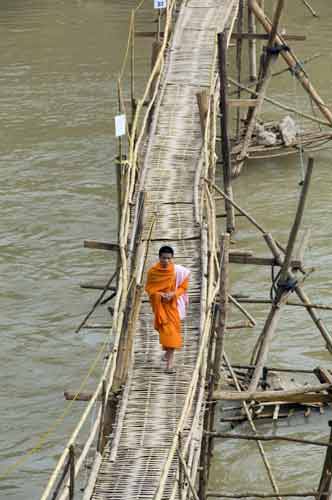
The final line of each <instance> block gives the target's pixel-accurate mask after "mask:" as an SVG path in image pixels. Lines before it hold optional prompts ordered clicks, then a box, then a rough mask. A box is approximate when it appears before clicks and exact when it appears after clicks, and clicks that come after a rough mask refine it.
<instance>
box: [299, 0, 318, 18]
mask: <svg viewBox="0 0 332 500" xmlns="http://www.w3.org/2000/svg"><path fill="white" fill-rule="evenodd" d="M302 3H303V4H304V5H305V6H306V7H307V9H308V10H309V11H310V12H311V14H312V15H313V16H314V17H319V15H318V14H317V12H316V11H315V10H314V9H313V8H312V7H311V5H310V3H309V2H308V1H307V0H302Z"/></svg>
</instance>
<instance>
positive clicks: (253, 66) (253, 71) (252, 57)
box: [248, 0, 257, 82]
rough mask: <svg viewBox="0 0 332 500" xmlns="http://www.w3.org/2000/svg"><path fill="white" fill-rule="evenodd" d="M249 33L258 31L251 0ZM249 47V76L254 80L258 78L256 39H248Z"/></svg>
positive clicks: (249, 2)
mask: <svg viewBox="0 0 332 500" xmlns="http://www.w3.org/2000/svg"><path fill="white" fill-rule="evenodd" d="M248 33H252V34H255V33H256V22H255V16H254V14H253V12H252V10H251V0H249V1H248ZM248 48H249V78H250V81H252V82H254V81H255V80H257V59H256V40H255V39H254V38H250V37H249V40H248Z"/></svg>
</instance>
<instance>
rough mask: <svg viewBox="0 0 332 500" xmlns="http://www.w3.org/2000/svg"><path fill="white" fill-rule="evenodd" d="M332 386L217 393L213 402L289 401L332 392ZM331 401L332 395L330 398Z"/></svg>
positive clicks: (321, 385)
mask: <svg viewBox="0 0 332 500" xmlns="http://www.w3.org/2000/svg"><path fill="white" fill-rule="evenodd" d="M331 389H332V385H331V384H329V383H326V384H319V385H305V386H303V387H299V388H296V389H291V390H287V391H251V390H250V389H248V391H242V392H232V391H215V392H214V393H213V396H212V398H213V400H219V399H221V400H223V401H278V402H279V401H288V399H290V398H291V397H292V396H303V395H305V394H309V393H321V392H325V391H331ZM329 397H330V399H331V398H332V395H330V396H329Z"/></svg>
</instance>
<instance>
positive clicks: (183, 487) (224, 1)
mask: <svg viewBox="0 0 332 500" xmlns="http://www.w3.org/2000/svg"><path fill="white" fill-rule="evenodd" d="M279 3H280V4H281V3H282V2H279ZM241 9H243V2H241V1H239V0H183V1H182V2H177V1H176V0H169V2H168V3H167V7H166V9H165V10H164V16H162V14H161V12H159V19H158V30H160V26H161V23H163V25H164V28H163V30H164V31H163V32H162V35H161V32H158V37H157V40H156V41H155V44H154V48H155V50H154V61H153V62H154V64H153V69H152V73H151V76H150V78H149V81H148V84H147V87H146V90H145V93H144V95H143V97H142V99H140V100H139V101H134V99H133V81H132V82H131V83H132V89H131V90H132V96H131V97H132V99H131V102H132V105H133V113H132V123H131V124H130V131H129V130H127V134H128V135H127V141H128V142H127V144H128V146H127V149H125V146H124V142H123V139H121V138H120V139H119V156H118V164H117V172H118V177H117V181H118V191H119V211H120V214H121V220H120V225H119V237H118V242H117V243H116V244H115V243H112V244H111V243H102V242H86V246H87V247H92V248H107V249H109V250H112V251H113V250H114V251H115V252H116V255H117V259H118V260H117V264H118V265H117V270H116V272H115V273H114V274H113V275H112V276H111V278H110V279H109V281H108V282H107V283H106V284H105V285H104V286H103V287H102V294H101V297H100V300H99V301H97V303H96V304H95V305H96V306H97V305H98V304H99V303H100V302H101V300H102V298H103V297H104V296H105V295H106V293H108V291H109V290H113V289H114V290H115V291H114V293H113V296H114V300H115V303H114V308H113V311H112V314H113V323H112V329H111V332H110V337H109V338H107V341H106V342H105V344H104V346H103V347H102V351H101V353H100V354H101V356H104V355H105V354H107V360H106V362H105V366H104V368H103V374H102V377H101V379H100V382H99V385H98V387H97V389H96V391H95V392H94V393H93V394H91V395H88V397H87V398H86V401H87V406H86V409H85V412H84V414H83V416H82V419H81V421H80V422H79V424H78V427H77V428H76V429H75V431H74V433H73V435H72V437H71V438H70V441H69V443H68V446H67V447H66V449H65V450H64V452H63V454H62V456H61V457H60V460H59V462H58V464H57V466H56V468H55V470H54V472H53V474H52V476H51V479H50V481H49V483H48V485H47V487H46V489H45V491H44V493H43V495H42V497H41V498H42V500H46V499H48V498H52V499H55V498H61V499H62V500H64V499H66V498H74V495H75V497H76V493H77V487H76V488H75V478H76V477H78V476H79V474H80V471H81V470H82V469H83V467H84V465H85V464H86V462H87V460H88V459H89V456H90V470H89V477H88V480H87V482H86V484H84V492H83V498H84V500H88V499H94V500H102V499H112V500H125V499H126V500H129V499H130V500H131V499H151V500H162V499H165V500H166V499H174V500H175V499H179V500H184V499H186V498H194V499H196V500H197V499H199V498H200V499H202V500H205V498H207V497H208V496H213V495H211V494H209V493H208V492H207V484H208V469H209V464H210V460H211V454H212V444H211V441H212V440H211V439H209V438H208V437H207V436H208V434H209V432H210V434H211V432H212V431H213V429H214V427H213V418H214V407H215V405H214V404H213V405H212V404H211V400H212V396H213V390H214V388H215V386H216V382H218V380H219V377H220V373H219V372H220V366H221V363H222V361H223V362H224V364H225V365H226V366H227V369H228V371H229V373H230V374H231V376H232V378H233V382H234V384H235V387H236V389H237V390H238V391H240V392H241V390H242V389H241V387H242V388H243V387H244V386H243V384H242V385H241V383H239V381H238V379H237V376H236V374H235V372H234V370H233V369H232V367H231V366H230V364H229V361H228V358H227V356H226V355H225V354H224V352H223V335H222V334H223V332H224V331H225V327H226V319H227V317H226V316H227V303H228V300H230V301H231V302H232V304H233V305H235V307H237V308H238V309H239V310H240V311H241V313H242V314H244V315H245V317H246V320H247V323H246V324H247V326H253V325H254V324H255V320H254V318H252V316H251V315H250V314H249V313H248V312H247V311H246V310H245V309H244V307H243V306H242V305H241V304H240V303H239V302H238V301H237V300H236V299H235V298H234V297H232V296H230V295H229V294H228V293H227V281H228V276H227V274H228V271H227V268H228V262H240V263H250V260H251V259H252V256H251V255H250V254H248V252H247V253H243V252H241V251H238V252H237V251H236V250H233V251H230V250H229V234H228V233H226V234H225V235H224V236H223V237H222V241H221V246H220V243H219V238H218V236H217V229H216V227H217V226H216V196H219V198H220V196H222V197H223V198H224V199H225V200H226V201H225V209H226V221H227V230H228V232H232V231H233V229H234V210H235V209H236V210H237V212H238V213H239V212H240V213H241V212H242V214H243V215H245V216H246V217H247V218H248V219H249V220H250V222H251V223H253V224H254V225H255V226H256V227H257V228H258V230H259V231H260V232H262V233H263V234H264V237H265V238H266V239H267V244H268V245H269V247H270V249H271V252H272V254H273V255H272V258H270V259H265V262H263V261H264V259H263V258H262V259H256V261H255V262H254V260H255V259H253V260H252V263H253V264H258V265H264V263H265V264H266V265H270V264H271V263H275V264H276V265H279V266H280V268H281V270H282V271H281V272H282V276H283V279H289V273H290V271H289V269H290V267H291V268H292V270H293V271H294V270H295V269H299V268H301V266H302V260H300V261H299V262H298V264H297V268H296V266H295V259H292V251H293V245H292V244H291V245H290V246H291V248H288V247H287V249H286V250H282V247H281V245H280V244H278V243H277V242H276V241H275V240H274V239H273V238H272V236H271V235H269V234H268V231H266V230H265V229H264V228H261V226H260V225H259V224H258V223H257V222H256V221H255V220H254V219H253V218H252V217H251V216H250V215H249V214H247V213H246V212H245V211H243V210H242V209H241V207H239V206H238V205H237V204H236V203H235V202H233V198H232V188H231V184H230V179H231V171H230V169H231V164H230V151H229V138H228V126H227V112H226V108H227V106H226V105H225V102H226V101H225V100H226V93H227V88H226V87H227V83H226V76H225V74H226V71H227V67H226V51H227V47H228V45H229V41H230V39H231V34H232V30H233V28H234V25H235V22H236V20H239V18H241V15H242V14H243V12H242V13H241ZM136 15H137V10H135V11H133V14H132V20H131V32H130V38H129V41H128V51H127V52H130V48H131V49H132V50H133V48H134V46H133V41H134V22H135V16H136ZM278 16H279V14H278V12H276V15H275V19H274V23H273V24H272V25H271V26H272V27H273V29H272V35H271V34H270V35H268V36H269V37H270V38H269V43H270V42H271V43H274V42H275V37H276V33H277V31H276V30H277V24H278ZM279 18H280V16H279ZM238 22H239V21H238ZM238 26H239V25H238ZM274 29H275V31H273V30H274ZM267 31H269V30H267ZM270 31H271V30H270ZM217 34H219V35H218V37H217V36H216V35H217ZM136 35H137V33H136ZM217 42H218V43H217ZM218 48H219V51H218ZM267 73H268V72H267ZM221 74H223V76H224V77H225V78H224V81H223V80H222V79H220V78H219V75H221ZM120 83H121V82H119V112H120V113H124V112H125V111H126V109H125V102H124V99H123V96H122V91H121V85H120ZM260 92H261V89H260V88H258V89H257V93H258V96H260ZM263 92H265V88H264V89H263ZM263 97H264V96H263ZM262 100H264V99H262ZM257 101H259V98H258V99H254V102H255V105H256V104H257ZM257 106H259V103H258V104H257ZM323 107H324V106H323ZM220 111H221V114H222V116H221V126H220V132H221V137H222V158H223V164H224V173H223V178H224V191H225V193H224V192H223V191H222V190H221V189H220V188H218V187H217V186H216V185H215V182H216V181H215V178H216V165H217V161H218V154H217V150H216V143H217V135H218V132H217V123H218V121H219V120H220ZM324 111H325V115H326V114H327V112H326V109H325V107H324ZM254 114H255V113H254ZM249 123H250V122H249ZM249 140H250V138H249ZM245 141H247V143H248V140H247V139H245ZM247 146H248V144H247V145H246V148H247ZM247 149H248V148H247ZM247 149H246V151H247ZM124 153H125V154H124ZM242 160H243V158H242V157H241V161H242ZM311 171H312V168H311V166H310V165H309V167H308V172H309V173H311ZM309 181H310V179H309V174H308V178H306V180H305V183H304V184H305V185H304V188H303V193H302V194H303V199H302V201H303V203H302V206H301V207H300V208H299V212H298V220H297V224H296V227H295V229H294V238H293V239H294V240H295V237H296V234H297V230H298V226H299V219H300V218H301V210H300V209H303V205H304V201H305V196H306V194H307V188H308V185H309ZM290 239H291V238H290ZM162 244H169V245H171V246H172V247H173V248H174V250H175V259H176V261H177V262H178V263H181V264H182V265H185V266H186V267H188V268H190V270H191V281H190V292H189V295H190V310H189V315H188V318H187V320H186V321H185V322H184V325H183V340H184V347H183V349H182V350H181V351H179V352H177V353H176V372H175V373H174V374H167V373H165V371H164V368H163V366H162V363H161V351H160V346H159V341H158V336H157V335H156V333H155V332H154V330H153V326H152V315H151V308H150V305H149V303H148V301H147V297H146V296H145V295H144V288H143V287H144V280H145V278H144V276H145V271H146V269H147V268H148V267H149V266H150V265H151V264H152V263H154V262H155V261H156V258H157V255H158V249H159V248H160V246H161V245H162ZM280 252H281V253H280ZM282 252H284V253H285V256H284V257H283V255H282ZM258 261H259V262H258ZM267 261H268V262H267ZM293 271H292V272H293ZM112 284H113V285H115V287H114V288H112V286H111V285H112ZM294 287H296V285H295V284H294V283H293V288H294ZM225 290H226V291H225ZM279 292H280V290H279ZM279 292H278V294H277V299H276V301H277V302H275V304H276V309H278V314H279V310H280V304H284V303H286V301H287V299H288V295H289V293H290V292H289V290H286V289H283V291H281V292H280V293H279ZM301 293H302V291H301V292H298V295H299V297H300V298H301V300H302V301H303V303H304V304H306V305H305V306H304V307H306V308H307V310H308V312H309V313H310V314H311V316H312V318H313V320H314V321H316V319H317V317H316V318H315V314H316V313H315V309H314V305H312V304H311V303H310V302H309V299H308V298H307V297H306V296H305V295H304V292H303V295H302V296H301ZM218 301H219V307H217V304H218ZM272 309H273V308H272ZM274 313H275V311H274ZM274 313H271V318H270V319H271V321H270V322H269V323H268V325H267V327H266V329H267V330H268V332H269V333H268V335H267V336H266V337H267V338H270V337H271V335H272V333H273V332H272V330H271V331H270V329H269V327H270V326H271V323H273V325H275V315H274ZM316 324H317V327H318V329H319V330H320V332H321V333H322V335H323V337H324V339H325V342H326V343H327V344H328V346H330V347H331V346H332V341H331V337H330V334H329V332H328V331H327V329H326V328H325V326H324V325H323V324H322V323H321V322H318V321H316ZM216 327H217V333H218V335H217V336H216V335H215V332H216ZM239 327H240V328H241V325H240V326H239ZM269 336H270V337H269ZM217 337H219V341H218V339H217ZM261 339H262V337H261ZM110 346H111V347H110ZM267 349H268V347H267V342H265V338H263V340H261V344H258V345H257V346H256V355H257V359H256V363H255V364H254V365H253V366H252V367H251V372H250V373H251V375H252V378H251V381H250V380H249V391H251V392H250V394H249V395H247V398H246V400H249V399H250V398H251V399H253V398H254V396H253V394H254V391H256V390H257V385H258V383H259V380H260V377H261V374H262V370H263V368H264V366H265V361H266V355H267ZM104 357H105V356H104ZM322 373H323V372H322ZM322 373H321V378H322V377H323V379H324V376H325V379H324V380H323V379H322V380H321V382H322V384H321V387H320V392H322V391H325V390H326V389H327V385H328V384H327V382H329V383H331V381H330V380H326V377H327V378H328V374H326V373H325V372H324V373H325V375H324V376H323V375H322ZM247 386H248V384H247ZM307 392H308V391H307ZM313 392H314V394H315V397H314V398H313V395H312V394H311V397H312V398H313V399H314V400H315V398H318V397H319V396H321V394H319V395H317V394H316V393H317V392H319V391H317V390H314V389H313ZM255 394H256V393H255ZM328 394H329V393H328ZM219 396H220V394H219V395H218V394H217V395H215V397H214V399H218V398H219ZM324 396H326V394H325V393H324ZM255 397H256V399H257V400H258V399H259V398H258V397H257V394H256V396H255ZM326 397H328V398H329V397H330V396H326ZM220 398H221V396H220ZM227 398H228V396H227V394H226V395H225V394H223V395H222V399H225V400H227ZM236 398H237V397H236V396H235V397H234V399H236ZM69 399H70V398H69ZM71 399H74V400H79V399H84V398H83V396H82V394H80V393H76V394H75V396H73V397H72V398H71ZM243 407H244V409H245V412H246V415H247V418H248V421H249V423H250V426H251V428H252V430H253V432H254V434H255V435H256V434H257V433H256V428H255V424H254V422H253V420H252V414H251V413H250V412H249V411H248V406H247V404H246V402H244V403H243ZM93 410H95V411H96V416H95V418H94V420H93V424H92V426H91V429H90V431H89V432H88V437H87V439H86V441H85V444H84V446H83V449H82V451H81V453H80V455H78V456H77V453H75V445H76V443H77V437H78V436H79V435H81V434H82V432H83V430H84V426H85V425H86V421H87V418H88V416H89V415H91V414H92V411H93ZM257 439H258V438H257ZM257 442H258V446H259V450H260V453H261V455H262V458H263V461H264V464H265V466H266V469H267V473H268V477H269V480H270V481H271V484H272V487H273V490H274V492H275V493H276V495H275V496H278V495H279V490H278V487H277V485H276V482H275V479H274V476H273V473H272V471H271V468H270V466H269V464H268V461H267V458H266V455H265V453H264V449H263V446H262V444H261V441H257ZM329 449H330V448H328V450H329ZM328 453H329V452H328ZM91 456H93V460H92V462H91ZM326 470H327V469H326ZM327 473H328V471H327V472H326V471H325V476H326V474H327ZM325 476H324V477H325ZM324 481H325V479H324ZM76 484H77V481H76ZM325 484H326V482H324V485H325ZM197 485H198V489H197Z"/></svg>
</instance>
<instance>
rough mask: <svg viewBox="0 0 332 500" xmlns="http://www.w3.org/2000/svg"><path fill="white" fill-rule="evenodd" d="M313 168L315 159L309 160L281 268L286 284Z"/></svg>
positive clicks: (282, 278)
mask: <svg viewBox="0 0 332 500" xmlns="http://www.w3.org/2000/svg"><path fill="white" fill-rule="evenodd" d="M313 168H314V159H313V158H309V160H308V166H307V171H306V175H305V179H304V183H303V187H302V190H301V196H300V201H299V205H298V209H297V211H296V216H295V220H294V223H293V227H292V229H291V232H290V235H289V238H288V243H287V247H286V254H285V257H284V262H283V265H282V268H281V272H280V280H279V282H284V281H285V280H286V279H287V277H288V271H289V267H290V262H291V258H292V255H293V250H294V246H295V241H296V238H297V235H298V232H299V230H300V226H301V222H302V218H303V214H304V207H305V203H306V200H307V196H308V192H309V186H310V181H311V177H312V171H313Z"/></svg>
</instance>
